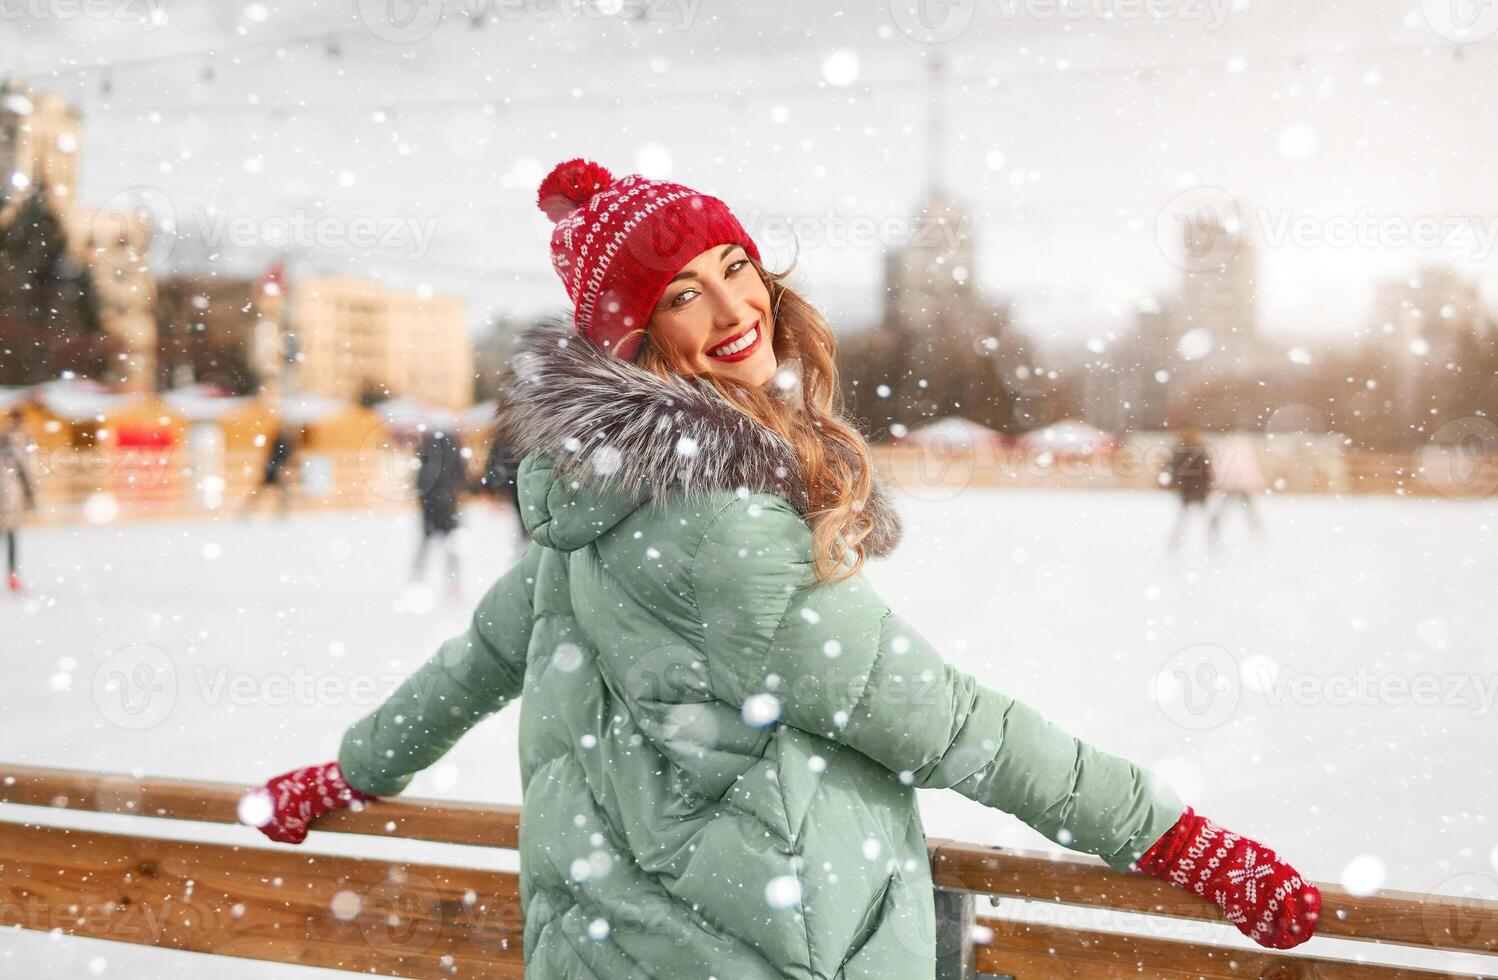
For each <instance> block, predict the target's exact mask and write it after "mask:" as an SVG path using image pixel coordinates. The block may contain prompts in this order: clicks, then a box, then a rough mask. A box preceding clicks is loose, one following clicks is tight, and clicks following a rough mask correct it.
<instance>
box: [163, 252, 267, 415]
mask: <svg viewBox="0 0 1498 980" xmlns="http://www.w3.org/2000/svg"><path fill="white" fill-rule="evenodd" d="M279 306H280V296H279V295H275V296H274V297H271V296H267V294H266V293H265V291H264V290H263V288H262V282H261V281H257V280H252V279H247V278H242V277H227V278H225V277H219V276H216V275H213V274H211V273H192V274H184V275H179V276H171V277H169V278H165V279H162V280H161V281H160V282H159V283H158V284H157V302H156V311H157V338H158V348H159V353H158V355H157V361H158V365H157V386H158V387H159V388H180V387H183V386H184V385H190V384H194V383H211V384H214V385H217V386H219V387H220V388H223V389H224V390H225V391H228V392H230V393H231V394H236V395H243V394H252V393H254V392H255V391H258V390H259V389H260V387H261V385H262V379H264V378H265V377H267V376H269V375H273V374H274V373H275V367H276V365H275V363H274V357H273V356H272V357H270V358H267V357H266V356H265V355H264V353H263V352H261V351H260V350H258V348H257V341H259V340H260V339H261V337H260V335H261V334H262V333H263V331H264V328H263V327H262V323H263V322H264V321H267V320H269V321H272V324H274V321H275V320H276V318H277V317H278V316H279ZM272 332H274V331H272ZM271 340H272V342H273V341H274V337H272V338H271ZM266 360H270V361H271V363H269V364H267V363H265V361H266Z"/></svg>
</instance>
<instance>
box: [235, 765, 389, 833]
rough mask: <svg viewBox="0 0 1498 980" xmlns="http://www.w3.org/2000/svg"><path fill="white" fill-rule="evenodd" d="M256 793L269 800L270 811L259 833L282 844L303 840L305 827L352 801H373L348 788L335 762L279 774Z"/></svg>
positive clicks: (364, 794) (369, 797) (341, 771)
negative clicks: (268, 817)
mask: <svg viewBox="0 0 1498 980" xmlns="http://www.w3.org/2000/svg"><path fill="white" fill-rule="evenodd" d="M256 792H259V793H262V794H264V795H265V796H266V797H268V798H269V803H270V811H271V812H270V819H269V820H267V821H266V822H265V823H263V824H260V825H259V827H260V832H261V833H263V834H265V836H267V837H269V838H270V839H271V840H274V841H280V842H282V843H284V844H300V843H301V842H302V841H304V840H306V838H307V829H308V827H309V826H310V825H311V823H312V821H314V820H316V819H317V818H318V817H320V816H322V815H323V814H324V813H329V812H331V811H333V810H342V809H343V808H345V807H347V806H349V805H350V804H351V803H353V802H354V801H356V800H357V801H359V802H364V803H367V802H369V801H371V800H374V799H376V797H373V796H370V795H369V794H367V793H363V792H360V791H359V790H357V789H354V788H353V787H352V786H350V785H349V784H348V781H347V780H346V779H344V778H343V770H342V769H340V768H339V766H338V763H337V762H325V763H323V764H321V765H316V766H304V767H303V768H301V769H293V770H291V771H290V772H285V773H282V774H281V775H279V776H276V777H274V778H272V779H270V780H267V781H266V783H265V785H264V786H262V787H260V788H259V789H258V790H257V791H256Z"/></svg>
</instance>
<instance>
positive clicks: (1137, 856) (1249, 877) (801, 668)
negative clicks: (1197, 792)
mask: <svg viewBox="0 0 1498 980" xmlns="http://www.w3.org/2000/svg"><path fill="white" fill-rule="evenodd" d="M811 547H812V544H811V533H810V529H809V528H808V527H807V526H806V523H805V522H804V521H803V520H802V518H801V517H800V515H798V514H797V513H796V512H795V510H794V509H793V508H791V506H790V505H789V504H788V503H786V502H785V501H784V500H781V499H780V498H779V497H776V496H774V495H770V494H758V495H751V496H749V497H744V498H738V499H736V500H735V501H734V502H732V503H730V504H728V505H726V506H725V507H724V508H723V509H722V510H721V511H720V512H719V513H718V515H717V516H716V517H715V519H714V520H713V521H712V522H711V523H710V524H709V526H708V528H707V530H706V532H705V533H704V535H703V538H702V541H701V542H700V545H699V547H698V549H697V552H696V554H695V558H694V560H693V565H692V573H691V583H692V584H691V588H692V594H693V596H694V598H695V602H696V606H697V610H696V611H697V613H698V621H699V622H700V623H701V629H702V631H703V636H702V641H701V645H702V649H703V651H704V653H705V657H704V659H705V660H706V662H707V667H708V670H709V672H710V679H711V685H712V688H713V693H714V695H716V696H718V697H720V698H723V699H725V700H728V701H730V702H731V703H734V704H737V705H739V706H742V705H744V704H745V703H747V702H748V700H749V699H750V698H756V697H757V698H761V699H766V698H768V699H773V706H774V708H775V709H776V711H777V712H778V714H777V718H778V720H779V721H781V722H784V723H787V724H790V725H794V726H795V727H797V728H800V729H802V730H803V731H807V732H811V733H814V734H818V735H822V736H824V737H825V738H828V739H830V740H832V741H834V742H837V743H839V744H841V745H846V746H848V747H849V748H852V749H855V750H857V751H858V752H861V753H863V754H864V755H866V756H868V757H869V758H870V759H873V760H874V761H875V762H878V763H879V764H881V765H883V766H884V767H886V768H888V769H890V770H892V771H895V772H899V773H901V774H902V777H903V778H904V779H906V781H908V782H909V783H911V784H912V785H915V786H917V787H924V788H946V789H953V790H956V791H957V792H959V793H962V794H963V795H964V796H967V797H969V798H970V799H973V800H976V801H978V802H979V803H983V804H985V805H987V806H991V807H994V808H995V809H999V810H1003V811H1005V812H1007V813H1012V814H1014V815H1015V816H1017V817H1019V818H1020V819H1021V820H1023V821H1024V822H1025V823H1027V824H1029V825H1030V826H1031V827H1033V828H1035V829H1036V830H1037V831H1039V832H1040V833H1042V834H1044V835H1045V836H1046V837H1048V838H1050V839H1051V840H1053V841H1055V842H1056V843H1058V844H1061V845H1063V846H1065V847H1068V848H1071V849H1072V850H1076V851H1082V852H1085V853H1089V854H1095V855H1097V856H1099V857H1101V858H1102V859H1103V860H1104V861H1106V862H1107V863H1108V864H1109V865H1110V866H1111V867H1113V868H1115V869H1117V870H1119V871H1126V870H1129V869H1130V868H1131V867H1133V866H1136V865H1137V867H1138V869H1139V870H1141V871H1144V872H1145V873H1147V874H1150V875H1153V876H1155V877H1158V878H1161V879H1163V880H1166V881H1168V882H1170V883H1172V884H1174V885H1177V886H1178V887H1181V888H1184V889H1186V890H1189V891H1191V892H1193V893H1194V894H1196V895H1197V896H1199V897H1201V898H1203V899H1204V900H1206V901H1209V902H1212V903H1213V904H1215V905H1217V907H1218V908H1219V910H1221V911H1222V913H1223V915H1224V917H1225V918H1226V919H1227V920H1228V921H1229V922H1231V923H1232V924H1233V925H1235V926H1237V928H1238V929H1239V930H1240V931H1241V932H1243V933H1244V934H1245V935H1248V936H1249V937H1250V938H1252V939H1254V940H1255V941H1256V942H1258V943H1260V944H1261V945H1265V946H1273V947H1278V948H1288V947H1291V946H1295V945H1298V944H1299V943H1302V942H1304V941H1305V940H1306V939H1309V938H1310V936H1311V934H1312V932H1313V931H1314V928H1315V923H1316V921H1317V919H1318V917H1319V914H1320V893H1319V892H1318V891H1317V890H1316V887H1315V885H1314V884H1312V883H1311V882H1310V881H1308V880H1306V879H1304V878H1302V877H1301V876H1300V874H1299V873H1297V872H1296V871H1295V869H1294V868H1292V867H1290V865H1288V864H1286V863H1285V862H1283V861H1282V860H1280V859H1279V857H1278V855H1276V854H1275V853H1274V852H1273V851H1272V850H1270V849H1269V848H1266V847H1263V846H1262V845H1260V844H1259V843H1258V842H1256V841H1254V840H1252V839H1250V838H1247V837H1243V836H1241V835H1238V834H1233V833H1231V832H1229V831H1226V830H1224V829H1223V828H1221V827H1220V826H1218V825H1217V824H1215V823H1213V822H1211V821H1210V820H1206V819H1205V818H1203V817H1201V816H1200V815H1198V814H1196V813H1195V812H1194V811H1193V810H1191V809H1190V808H1188V807H1186V806H1185V805H1184V804H1183V803H1182V801H1181V800H1180V798H1179V797H1178V796H1177V795H1176V793H1175V792H1174V791H1173V790H1172V789H1171V788H1170V786H1169V785H1167V784H1166V783H1165V782H1164V781H1163V780H1161V779H1160V778H1159V777H1157V776H1155V775H1154V774H1153V773H1151V772H1149V771H1148V770H1146V769H1142V768H1140V767H1139V766H1136V765H1134V764H1133V763H1131V762H1129V761H1128V760H1127V759H1123V758H1121V757H1119V756H1116V755H1112V754H1110V753H1108V752H1104V751H1103V750H1101V749H1098V748H1095V747H1093V746H1091V745H1088V744H1087V743H1086V742H1083V741H1081V740H1080V739H1078V738H1076V737H1074V736H1073V735H1071V734H1069V733H1068V732H1066V731H1064V730H1062V729H1061V728H1059V727H1058V726H1056V725H1054V724H1052V723H1051V722H1049V721H1047V720H1046V719H1045V718H1043V717H1042V716H1041V715H1040V714H1039V713H1037V712H1036V711H1034V710H1033V709H1032V708H1030V707H1029V706H1027V705H1025V704H1024V703H1022V702H1020V701H1018V700H1016V699H1014V698H1012V697H1010V696H1008V695H1006V694H1003V693H1000V692H999V691H997V690H994V689H992V688H990V687H987V686H985V685H983V684H980V683H978V682H977V680H975V679H974V678H973V677H972V676H971V675H969V674H967V673H965V672H963V671H962V670H959V669H957V668H956V667H954V666H952V665H951V664H948V663H945V662H944V661H943V660H942V658H941V656H940V655H939V654H938V653H937V652H936V650H935V649H934V648H933V647H932V646H931V644H930V643H929V642H927V640H926V639H925V638H924V637H923V636H921V634H920V633H919V632H917V631H916V630H915V629H913V628H912V627H911V626H910V624H909V623H907V622H906V621H905V620H904V619H902V618H901V617H900V616H899V615H898V614H896V613H894V612H892V611H891V610H890V608H889V607H888V606H887V605H886V604H885V603H884V602H883V601H882V600H881V599H880V598H879V596H878V595H877V594H876V593H875V592H874V590H873V588H872V587H871V586H870V585H869V583H868V582H867V581H866V580H865V579H864V577H863V576H862V575H858V576H854V577H853V578H851V579H846V580H844V581H842V582H837V583H831V584H824V583H821V582H819V581H817V579H816V577H815V575H814V574H813V572H812V568H811V557H812V556H811ZM768 713H769V712H761V715H764V714H768Z"/></svg>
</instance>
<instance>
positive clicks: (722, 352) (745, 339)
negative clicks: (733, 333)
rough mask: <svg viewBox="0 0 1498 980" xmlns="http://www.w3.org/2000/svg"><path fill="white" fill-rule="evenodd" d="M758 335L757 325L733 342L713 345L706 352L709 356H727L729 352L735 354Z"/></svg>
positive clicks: (752, 341)
mask: <svg viewBox="0 0 1498 980" xmlns="http://www.w3.org/2000/svg"><path fill="white" fill-rule="evenodd" d="M758 336H759V327H755V328H754V329H752V330H750V331H749V332H748V333H746V334H744V336H742V337H740V338H739V339H738V340H737V341H735V342H734V343H732V344H724V345H723V346H722V347H715V348H713V349H712V350H710V351H708V352H707V354H708V356H709V357H727V356H728V355H729V354H736V353H738V352H739V351H741V350H743V349H744V348H745V347H748V346H749V345H750V344H752V343H754V340H755V338H756V337H758Z"/></svg>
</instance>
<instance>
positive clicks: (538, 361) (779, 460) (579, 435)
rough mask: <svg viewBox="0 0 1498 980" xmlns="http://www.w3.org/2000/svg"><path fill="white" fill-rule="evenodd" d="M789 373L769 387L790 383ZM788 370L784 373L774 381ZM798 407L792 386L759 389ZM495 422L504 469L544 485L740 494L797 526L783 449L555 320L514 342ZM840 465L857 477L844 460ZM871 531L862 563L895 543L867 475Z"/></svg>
mask: <svg viewBox="0 0 1498 980" xmlns="http://www.w3.org/2000/svg"><path fill="white" fill-rule="evenodd" d="M799 367H800V366H799V364H796V363H794V362H792V363H791V364H787V365H782V368H783V370H782V371H780V372H777V374H778V375H779V376H782V377H783V376H786V375H789V377H790V378H792V379H794V380H795V381H796V382H799V378H800V372H799ZM785 369H789V370H785ZM771 385H773V386H775V387H773V388H771V391H772V392H773V393H774V394H775V395H776V396H777V397H781V398H790V399H797V400H799V398H800V394H801V393H800V389H799V384H793V385H792V386H791V387H790V388H788V389H782V388H780V386H779V385H777V384H776V381H775V380H774V379H772V380H771V381H770V382H768V383H767V386H771ZM500 391H501V393H500V396H499V407H498V410H497V412H496V418H497V420H498V423H499V426H498V427H499V433H500V437H501V438H503V439H505V440H506V442H507V443H508V444H509V446H510V448H511V452H512V453H513V455H514V457H515V458H517V459H518V458H523V457H525V456H528V455H530V454H531V453H533V452H539V453H543V454H545V455H547V456H550V457H551V458H552V460H553V475H554V476H555V477H556V478H559V479H561V480H562V481H564V482H566V483H570V482H572V481H577V483H578V485H579V486H590V487H593V488H596V489H598V490H602V491H613V492H615V493H617V494H618V495H620V496H622V497H624V498H626V499H628V500H631V501H634V502H635V503H637V504H643V503H645V502H646V501H647V500H651V499H654V498H655V497H656V494H657V493H658V492H659V491H661V490H663V489H666V488H676V489H679V490H680V491H681V492H682V493H693V492H702V491H715V490H719V491H721V490H727V491H733V490H737V489H739V488H741V487H746V488H748V489H749V490H750V491H751V492H756V493H758V492H768V493H774V494H778V495H780V496H782V497H784V498H785V499H786V500H787V501H789V502H790V503H791V505H792V506H794V507H795V508H796V509H797V511H798V512H800V513H802V514H805V513H806V510H807V507H808V495H807V491H806V486H805V483H804V481H803V479H802V474H801V467H800V463H799V461H798V459H797V457H796V454H795V451H794V449H793V448H792V447H791V445H790V444H789V443H788V442H787V441H786V440H785V439H784V438H782V437H781V436H780V435H779V434H778V433H776V432H774V431H772V430H770V429H768V428H766V427H765V426H763V425H760V424H759V423H758V422H756V421H754V420H753V419H752V418H750V417H749V416H748V415H745V414H744V413H743V412H741V411H740V410H739V409H738V408H737V407H735V406H734V405H733V404H732V403H731V402H729V401H728V400H727V399H726V398H724V397H723V396H722V395H721V394H719V393H718V391H717V389H716V388H714V387H713V386H712V385H711V384H710V383H708V382H707V381H704V380H700V379H696V378H687V379H684V380H683V383H680V384H671V383H668V382H666V381H664V380H663V379H661V378H658V377H656V376H655V375H654V374H652V373H650V372H649V371H646V370H644V369H643V368H640V367H637V366H636V365H634V364H633V363H631V362H629V361H625V360H623V359H622V358H620V357H617V356H615V355H612V354H609V353H606V352H605V351H604V350H602V349H601V348H600V347H598V346H597V345H596V344H594V343H592V342H591V341H589V340H588V339H587V338H585V337H583V336H582V335H581V334H579V333H577V331H576V330H575V329H574V328H573V326H572V318H571V316H570V314H557V315H553V316H550V317H547V318H546V319H544V320H542V321H541V322H539V323H538V324H536V325H535V326H532V327H530V328H528V329H527V330H525V331H524V333H523V334H522V335H521V337H520V342H519V348H518V350H517V352H516V355H515V357H514V359H513V362H512V364H511V366H510V367H509V368H508V369H507V370H506V371H505V372H504V376H503V377H502V379H501V385H500ZM849 462H850V463H853V465H857V462H856V458H855V457H851V456H850V457H849ZM865 508H866V509H868V510H869V511H870V512H871V514H872V515H873V518H874V529H873V531H872V532H870V534H869V535H868V537H866V538H865V539H864V547H865V550H866V551H867V553H868V554H869V555H870V556H872V557H883V556H885V555H888V554H889V553H890V552H891V551H893V550H894V548H895V545H896V544H898V543H899V539H900V534H901V525H900V518H899V515H898V514H897V513H896V511H895V508H894V504H893V502H892V501H891V500H890V497H889V493H888V491H887V490H886V488H885V486H884V483H883V480H882V479H881V478H880V476H879V474H878V473H877V472H876V473H874V474H873V484H872V491H871V494H870V499H869V500H868V501H867V502H866V504H865Z"/></svg>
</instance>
